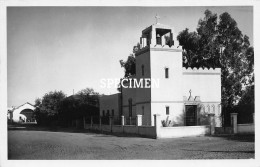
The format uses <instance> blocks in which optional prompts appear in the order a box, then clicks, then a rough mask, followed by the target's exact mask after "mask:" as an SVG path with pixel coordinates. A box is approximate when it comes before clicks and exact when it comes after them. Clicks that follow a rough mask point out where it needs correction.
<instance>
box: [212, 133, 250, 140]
mask: <svg viewBox="0 0 260 167" xmlns="http://www.w3.org/2000/svg"><path fill="white" fill-rule="evenodd" d="M214 137H220V138H224V139H226V140H234V141H240V142H255V135H254V134H236V135H230V134H229V135H214Z"/></svg>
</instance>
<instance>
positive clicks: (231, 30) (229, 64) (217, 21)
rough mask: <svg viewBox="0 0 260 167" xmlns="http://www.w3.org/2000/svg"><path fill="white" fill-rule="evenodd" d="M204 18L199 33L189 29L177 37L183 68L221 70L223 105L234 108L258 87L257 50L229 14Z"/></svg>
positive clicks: (199, 25) (206, 14) (207, 13)
mask: <svg viewBox="0 0 260 167" xmlns="http://www.w3.org/2000/svg"><path fill="white" fill-rule="evenodd" d="M204 14H205V16H204V18H203V19H200V20H199V22H198V27H197V31H194V32H189V29H187V28H186V29H185V30H183V31H181V32H180V33H179V35H178V36H177V39H178V40H179V42H180V45H182V46H183V66H184V67H203V68H210V67H212V68H216V67H219V68H221V84H222V104H223V105H224V106H233V105H236V104H237V103H238V102H239V100H240V98H241V96H242V95H243V93H244V92H246V91H243V90H244V89H245V88H246V87H247V86H251V85H254V73H253V72H254V71H253V70H254V49H253V47H251V46H250V42H249V37H248V36H246V35H243V34H242V32H241V31H240V30H239V28H238V26H237V23H236V21H235V20H234V19H233V18H232V17H231V16H230V14H229V13H227V12H225V13H223V14H221V15H220V16H219V18H218V16H217V14H214V13H212V12H211V11H209V10H206V11H205V13H204Z"/></svg>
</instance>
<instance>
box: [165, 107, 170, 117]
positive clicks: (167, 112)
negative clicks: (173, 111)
mask: <svg viewBox="0 0 260 167" xmlns="http://www.w3.org/2000/svg"><path fill="white" fill-rule="evenodd" d="M169 114H170V107H169V106H166V115H169Z"/></svg>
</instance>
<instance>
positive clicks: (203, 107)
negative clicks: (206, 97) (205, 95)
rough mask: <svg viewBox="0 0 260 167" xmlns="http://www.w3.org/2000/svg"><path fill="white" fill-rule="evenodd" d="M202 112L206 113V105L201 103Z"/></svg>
mask: <svg viewBox="0 0 260 167" xmlns="http://www.w3.org/2000/svg"><path fill="white" fill-rule="evenodd" d="M200 112H201V113H202V114H205V106H204V105H203V104H202V105H201V110H200Z"/></svg>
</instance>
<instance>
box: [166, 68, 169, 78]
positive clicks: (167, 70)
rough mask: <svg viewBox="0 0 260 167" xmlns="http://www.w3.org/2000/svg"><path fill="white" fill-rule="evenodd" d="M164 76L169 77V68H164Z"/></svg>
mask: <svg viewBox="0 0 260 167" xmlns="http://www.w3.org/2000/svg"><path fill="white" fill-rule="evenodd" d="M165 78H169V68H165Z"/></svg>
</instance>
